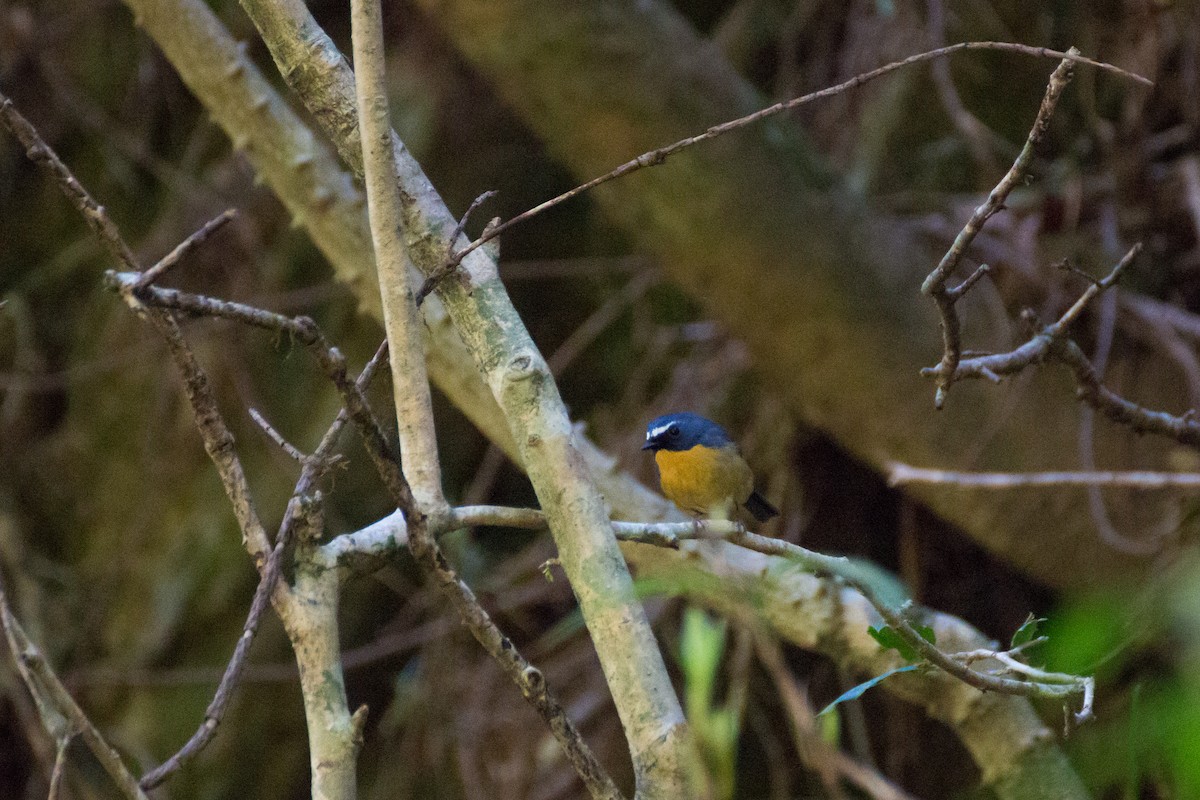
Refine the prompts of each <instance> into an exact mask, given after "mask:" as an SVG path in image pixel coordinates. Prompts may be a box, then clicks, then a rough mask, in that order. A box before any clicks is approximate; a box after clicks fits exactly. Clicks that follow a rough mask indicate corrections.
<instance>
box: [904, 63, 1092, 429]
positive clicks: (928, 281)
mask: <svg viewBox="0 0 1200 800" xmlns="http://www.w3.org/2000/svg"><path fill="white" fill-rule="evenodd" d="M1078 54H1079V51H1078V50H1076V49H1075V48H1073V47H1072V48H1071V49H1070V50H1068V51H1067V53H1066V55H1065V56H1064V57H1063V60H1062V62H1061V63H1060V64H1059V65H1058V67H1057V68H1056V69H1055V70H1054V72H1053V73H1052V74H1051V75H1050V83H1049V85H1048V86H1047V87H1046V95H1045V96H1044V97H1043V98H1042V105H1041V107H1040V108H1039V109H1038V113H1037V117H1036V118H1035V119H1034V121H1033V127H1032V128H1030V129H1029V136H1028V137H1026V139H1025V146H1024V147H1022V148H1021V152H1020V153H1019V154H1018V155H1017V158H1016V160H1015V161H1013V164H1012V166H1011V167H1009V169H1008V172H1006V173H1005V174H1004V177H1003V178H1001V179H1000V182H999V183H997V184H996V186H995V188H994V189H992V191H991V192H990V193H989V194H988V197H987V200H986V201H984V203H983V204H982V205H980V206H979V207H978V208H976V209H975V212H974V213H973V214H971V217H970V219H968V220H967V222H966V224H965V225H963V228H962V230H961V231H960V232H959V234H958V236H956V237H955V238H954V242H953V244H951V245H950V249H949V250H947V251H946V254H945V255H944V256H942V260H941V261H940V262H938V265H937V266H936V267H934V270H933V272H931V273H929V275H928V276H927V277H926V278H925V282H924V283H923V284H922V285H921V292H922V293H924V294H927V295H929V296H930V297H931V298H933V302H934V304H935V305H937V309H938V316H939V317H940V318H941V327H942V360H941V362H940V363H939V364H938V366H937V367H936V368H935V371H934V373H933V374H934V376H935V378H936V379H937V391H936V393H935V394H934V401H933V403H934V406H935V407H937V408H942V406H943V405H944V404H945V402H946V394H947V392H949V391H950V386H951V384H953V383H954V380H955V374H956V370H957V369H958V362H959V360H960V359H961V358H962V339H961V334H960V323H959V319H958V312H957V310H956V309H955V303H957V302H958V300H959V299H960V298H961V297H962V296H963V295H964V294H965V293H966V292H967V290H968V289H970V287H971V286H972V285H973V284H974V283H975V281H977V280H978V279H979V277H980V274H981V272H982V271H983V270H982V268H981V270H979V271H977V272H976V273H975V274H974V275H972V276H971V277H970V278H968V279H967V280H966V281H964V282H963V283H962V284H961V285H960V286H958V287H957V288H954V289H949V288H947V286H946V282H947V281H948V280H950V276H951V275H952V274H953V273H954V270H955V269H956V268H957V267H958V265H959V262H961V261H962V259H963V256H965V255H966V252H967V248H968V247H970V246H971V242H973V241H974V240H975V236H976V235H977V234H978V233H979V231H980V230H982V229H983V226H984V224H986V223H987V221H988V220H989V219H990V218H991V217H992V216H993V215H995V214H996V212H998V211H999V210H1000V209H1001V208H1003V207H1004V201H1005V200H1006V199H1008V195H1009V193H1010V192H1012V190H1013V189H1014V188H1016V186H1017V184H1018V183H1020V182H1021V180H1022V179H1023V178H1024V176H1025V171H1026V170H1027V169H1028V168H1029V164H1030V163H1031V162H1032V161H1033V151H1034V148H1035V147H1036V146H1037V143H1038V142H1039V141H1040V140H1041V138H1042V135H1043V134H1044V133H1045V132H1046V129H1047V128H1048V127H1049V125H1050V117H1051V116H1052V115H1053V114H1054V108H1055V107H1056V106H1057V105H1058V98H1059V97H1060V96H1061V95H1062V92H1063V90H1064V89H1065V88H1067V84H1068V83H1069V82H1070V80H1071V69H1072V67H1073V60H1072V59H1071V58H1070V56H1077V55H1078Z"/></svg>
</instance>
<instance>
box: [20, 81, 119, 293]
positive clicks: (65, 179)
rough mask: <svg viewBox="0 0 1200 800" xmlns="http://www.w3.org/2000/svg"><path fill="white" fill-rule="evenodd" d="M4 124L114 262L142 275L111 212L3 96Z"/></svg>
mask: <svg viewBox="0 0 1200 800" xmlns="http://www.w3.org/2000/svg"><path fill="white" fill-rule="evenodd" d="M0 121H3V122H4V126H5V127H6V128H8V129H9V131H11V132H12V135H13V136H15V137H17V141H19V142H20V143H21V144H22V145H23V146H24V147H25V155H27V156H28V157H29V160H30V161H32V162H34V163H35V164H38V165H39V166H41V167H44V168H45V169H46V170H47V171H49V172H50V174H51V175H52V176H53V177H54V180H55V181H57V182H58V185H59V188H61V189H62V190H63V194H65V195H66V196H67V199H68V200H70V201H71V205H73V206H75V208H76V210H78V211H79V213H80V214H82V215H83V219H84V221H85V222H86V223H87V224H88V227H89V228H91V229H92V233H94V234H95V235H96V238H98V239H99V240H100V243H101V244H102V245H104V246H105V247H106V248H108V251H109V252H110V253H111V254H112V256H113V258H115V259H116V260H117V262H118V263H120V264H122V265H123V266H124V267H125V268H126V269H129V270H133V271H135V272H136V271H140V270H141V267H140V266H139V265H138V260H137V257H136V256H134V254H133V251H132V250H131V249H130V248H129V245H127V244H126V243H125V240H124V239H122V238H121V233H120V231H118V230H117V226H116V225H115V224H113V221H112V219H111V218H110V217H109V216H108V211H107V210H106V209H105V208H104V206H102V205H100V204H99V203H97V202H96V201H95V200H94V199H92V196H91V194H89V193H88V190H87V189H85V188H83V184H81V183H80V182H79V181H78V180H76V178H75V176H74V175H73V174H72V173H71V170H69V169H68V168H67V165H66V164H64V163H63V162H62V160H61V159H59V157H58V154H57V153H55V152H54V150H53V149H51V147H50V145H48V144H46V142H45V141H44V140H43V139H42V137H41V136H40V135H39V134H38V132H37V129H36V128H34V127H33V125H31V124H30V123H29V120H27V119H25V117H23V116H21V113H20V112H19V111H17V109H16V107H15V106H13V103H12V100H10V99H8V97H6V96H5V95H4V94H2V93H0Z"/></svg>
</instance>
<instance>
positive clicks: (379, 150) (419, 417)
mask: <svg viewBox="0 0 1200 800" xmlns="http://www.w3.org/2000/svg"><path fill="white" fill-rule="evenodd" d="M350 22H351V31H352V36H351V38H352V41H353V45H354V65H355V67H356V72H355V76H356V84H355V88H356V95H357V98H358V120H359V132H360V135H361V138H362V151H363V173H364V176H365V180H364V182H365V184H366V188H367V211H368V217H369V220H370V223H371V239H372V241H373V243H374V247H375V262H376V266H377V269H376V272H377V273H378V276H379V289H380V294H381V296H382V298H383V321H384V327H385V328H386V329H387V338H388V346H389V348H390V350H391V362H392V386H393V390H392V396H393V399H394V402H395V406H396V423H397V426H398V429H399V436H400V449H401V451H402V452H403V454H404V474H405V477H406V478H407V479H408V483H409V485H410V486H411V487H412V491H413V495H414V497H415V498H416V501H417V505H418V508H419V510H420V511H421V513H425V514H429V513H433V512H436V511H440V510H441V509H443V508H445V506H446V499H445V497H444V496H443V495H442V474H441V467H440V466H439V463H438V450H437V436H436V432H435V430H434V424H433V404H432V402H431V400H430V396H429V379H428V378H427V377H426V374H425V348H424V346H423V344H422V340H421V322H420V319H419V318H418V316H417V306H416V304H415V303H414V302H413V294H412V287H411V286H410V282H411V280H412V279H411V277H410V276H411V274H412V273H413V272H415V268H414V267H413V265H412V263H411V261H410V260H409V257H408V251H407V250H406V248H405V247H404V243H403V242H402V241H401V239H400V231H401V227H402V225H403V216H402V214H401V210H400V189H399V186H398V185H397V184H396V161H395V158H394V156H393V154H392V137H391V133H392V126H391V122H390V121H389V118H388V99H387V87H386V76H385V74H384V66H383V23H382V11H381V10H380V7H379V0H353V2H351V4H350ZM451 246H452V245H451Z"/></svg>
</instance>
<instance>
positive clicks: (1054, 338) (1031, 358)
mask: <svg viewBox="0 0 1200 800" xmlns="http://www.w3.org/2000/svg"><path fill="white" fill-rule="evenodd" d="M1139 252H1141V244H1140V243H1139V244H1136V245H1134V246H1133V247H1132V248H1130V249H1129V251H1128V252H1127V253H1126V254H1125V256H1124V257H1123V258H1122V259H1121V260H1120V262H1119V263H1118V264H1117V265H1116V266H1115V267H1113V269H1112V271H1111V272H1110V273H1109V274H1108V275H1107V276H1106V277H1105V278H1104V279H1102V280H1100V281H1094V282H1093V283H1092V284H1091V285H1090V286H1089V287H1088V288H1087V290H1086V291H1085V292H1084V293H1083V294H1082V295H1081V296H1080V297H1079V299H1078V300H1076V301H1075V303H1074V305H1072V306H1071V307H1070V308H1069V309H1067V311H1066V312H1064V313H1063V315H1062V316H1061V317H1060V318H1059V319H1058V320H1057V321H1056V322H1054V323H1052V324H1050V325H1047V326H1044V327H1041V328H1040V329H1037V330H1035V332H1034V334H1033V336H1032V337H1031V338H1030V339H1029V340H1028V341H1026V342H1025V343H1024V344H1021V345H1020V346H1018V347H1016V348H1015V349H1013V350H1010V351H1008V352H1005V353H995V354H991V355H982V356H974V357H970V358H963V359H962V360H961V361H960V362H959V363H958V366H957V367H956V369H955V371H954V375H953V376H952V381H960V380H964V379H967V378H987V379H988V380H991V381H999V380H1000V378H1001V377H1002V376H1005V375H1012V374H1015V373H1018V372H1021V371H1022V370H1024V369H1026V368H1027V367H1029V366H1031V365H1034V364H1042V363H1046V362H1052V361H1055V362H1058V363H1061V364H1065V365H1066V366H1067V367H1068V368H1070V370H1071V372H1072V373H1073V374H1074V376H1075V384H1076V394H1077V395H1078V397H1079V399H1081V400H1083V401H1084V402H1085V403H1087V404H1088V405H1089V406H1091V407H1092V408H1094V409H1095V410H1097V411H1099V412H1100V413H1102V414H1104V415H1105V416H1107V417H1108V418H1109V419H1111V420H1113V421H1114V422H1117V423H1119V424H1122V425H1127V426H1129V427H1130V428H1132V429H1133V430H1135V431H1137V432H1139V433H1154V434H1158V435H1160V436H1166V437H1168V438H1170V439H1174V440H1175V441H1177V442H1179V443H1180V444H1186V445H1191V446H1192V447H1200V419H1198V418H1197V416H1196V413H1195V412H1194V411H1191V410H1189V411H1187V412H1185V413H1183V414H1180V415H1174V414H1168V413H1166V412H1165V411H1156V410H1154V409H1149V408H1146V407H1144V406H1141V405H1138V404H1137V403H1134V402H1133V401H1131V400H1127V399H1126V398H1124V397H1122V396H1121V395H1119V394H1117V393H1116V392H1114V391H1112V390H1111V389H1109V388H1108V387H1106V386H1105V385H1104V384H1103V383H1102V382H1101V380H1100V376H1099V374H1098V373H1097V371H1096V369H1095V367H1094V366H1093V365H1092V362H1091V361H1090V360H1089V359H1088V357H1087V356H1086V355H1085V354H1084V352H1083V350H1082V348H1080V347H1079V345H1078V344H1077V343H1076V342H1075V341H1073V340H1072V339H1070V338H1069V337H1068V336H1067V335H1066V331H1067V327H1068V326H1069V325H1070V324H1071V323H1072V322H1074V321H1075V320H1076V319H1078V317H1079V315H1080V314H1081V313H1082V312H1083V310H1084V308H1085V307H1086V306H1087V304H1088V303H1089V302H1091V301H1092V300H1093V299H1095V297H1096V296H1098V295H1099V294H1100V293H1101V292H1104V291H1105V290H1106V289H1109V288H1110V287H1112V286H1114V285H1115V284H1116V282H1117V281H1118V280H1119V279H1120V277H1121V273H1122V272H1123V271H1124V270H1125V269H1126V268H1127V267H1128V266H1129V265H1130V263H1132V261H1133V260H1134V258H1135V257H1136V256H1137V254H1138V253H1139ZM941 369H942V366H941V365H938V366H936V367H927V368H925V369H923V370H921V374H922V375H925V376H929V377H936V376H938V375H939V374H940V370H941Z"/></svg>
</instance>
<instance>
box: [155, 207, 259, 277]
mask: <svg viewBox="0 0 1200 800" xmlns="http://www.w3.org/2000/svg"><path fill="white" fill-rule="evenodd" d="M236 216H237V210H236V209H232V208H230V209H227V210H225V211H222V212H221V213H220V214H219V215H218V216H216V217H214V218H213V219H210V220H209V221H208V222H206V223H204V225H203V226H202V227H201V228H200V229H199V230H197V231H196V232H195V233H193V234H192V235H191V236H189V237H187V238H186V239H184V240H183V241H182V242H180V243H179V244H178V245H176V247H175V249H173V250H172V251H171V252H169V253H167V254H166V255H165V256H163V257H162V258H161V259H159V261H158V263H157V264H155V265H154V266H152V267H150V269H148V270H146V271H145V272H143V273H142V277H141V278H139V279H138V282H137V287H136V288H138V289H144V288H145V287H147V286H149V285H150V284H152V283H154V282H155V281H157V280H158V279H159V278H161V277H163V276H164V275H166V274H167V273H168V272H170V271H171V270H173V269H175V267H177V266H178V265H179V262H181V261H183V259H184V258H186V257H187V256H188V254H190V253H191V252H192V251H193V250H195V249H196V248H197V247H199V246H200V245H202V244H204V242H205V241H207V239H208V237H210V236H212V235H213V234H214V233H216V232H217V231H219V230H220V229H221V228H223V227H225V224H226V223H227V222H230V221H231V220H233V218H234V217H236Z"/></svg>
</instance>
